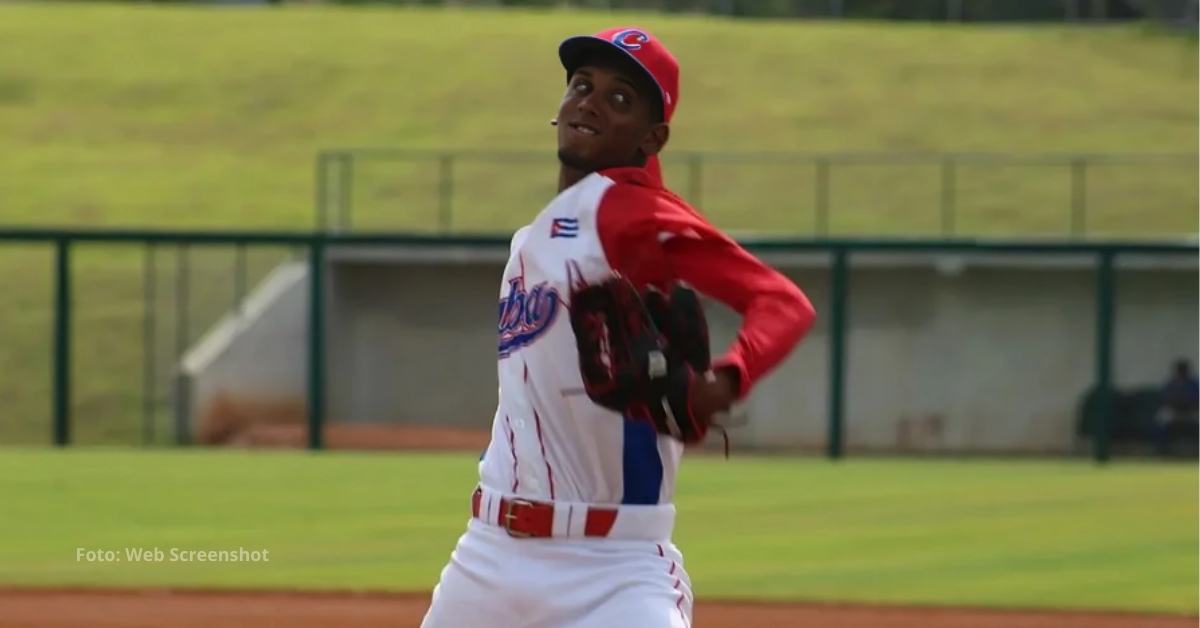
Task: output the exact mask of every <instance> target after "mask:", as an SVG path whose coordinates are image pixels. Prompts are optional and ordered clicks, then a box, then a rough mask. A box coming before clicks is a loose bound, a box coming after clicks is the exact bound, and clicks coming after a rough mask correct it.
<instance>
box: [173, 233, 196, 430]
mask: <svg viewBox="0 0 1200 628" xmlns="http://www.w3.org/2000/svg"><path fill="white" fill-rule="evenodd" d="M190 277H191V266H190V264H189V262H188V245H187V243H180V244H179V245H178V246H177V247H176V249H175V369H176V372H175V382H174V390H175V399H174V406H175V443H176V444H177V445H188V444H191V442H192V435H191V426H190V425H189V424H188V422H189V420H190V417H189V416H188V414H189V412H190V411H191V408H189V407H188V398H187V396H188V395H187V387H186V386H185V384H186V382H185V381H184V378H183V372H182V370H181V367H182V366H183V355H184V353H186V352H187V347H188V343H189V342H191V329H190V328H191V322H190V314H191V312H190V310H191V284H190V281H189V279H190Z"/></svg>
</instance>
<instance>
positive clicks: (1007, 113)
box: [0, 3, 1197, 443]
mask: <svg viewBox="0 0 1200 628" xmlns="http://www.w3.org/2000/svg"><path fill="white" fill-rule="evenodd" d="M619 22H636V23H641V24H643V25H645V26H646V27H648V28H651V29H653V30H654V31H655V32H656V33H657V34H659V35H660V36H661V37H662V38H663V39H665V40H666V41H668V42H669V44H670V45H671V47H672V49H673V50H674V51H675V53H676V54H677V56H678V57H679V59H680V60H681V63H682V66H683V85H682V98H681V105H680V108H679V110H678V114H677V117H676V120H675V124H674V132H673V135H672V142H671V145H670V147H669V149H668V157H669V156H670V154H671V153H676V154H678V153H681V152H683V151H713V152H724V151H734V152H748V151H753V152H775V151H804V152H817V153H822V152H895V151H901V152H939V151H954V152H994V153H1012V154H1028V153H1071V152H1098V153H1124V152H1133V153H1151V152H1153V153H1163V152H1181V151H1182V152H1194V151H1195V138H1196V135H1197V104H1196V98H1195V94H1196V91H1197V74H1196V45H1195V43H1194V41H1191V40H1188V39H1186V38H1181V37H1177V36H1171V35H1166V34H1163V33H1160V32H1157V31H1155V30H1153V29H1151V28H1150V27H1148V26H1143V25H1125V26H1111V27H1108V26H1106V27H1086V28H1080V27H1066V26H1036V27H1034V26H972V25H944V24H932V25H930V24H901V23H871V22H852V23H851V22H847V23H833V22H800V21H778V22H774V21H749V20H747V21H730V20H722V19H715V18H708V17H699V16H662V15H631V14H618V15H610V14H604V13H585V12H561V11H546V12H503V11H461V10H444V11H443V10H420V9H411V8H410V9H391V8H382V7H374V8H339V7H331V6H314V7H282V8H279V7H276V8H262V7H259V8H250V7H199V6H194V5H192V6H157V5H147V4H121V5H104V4H93V3H86V4H83V3H80V4H49V3H37V4H22V3H17V4H0V42H3V44H0V225H12V224H41V225H72V226H80V225H83V226H90V225H109V226H112V225H123V226H140V227H165V226H186V227H208V228H221V227H243V228H260V227H261V228H266V227H277V228H309V227H310V226H312V224H313V205H314V194H313V188H314V181H313V179H314V177H313V170H314V169H313V163H314V158H315V155H316V153H317V152H318V151H319V150H321V149H323V148H330V147H344V146H366V147H387V146H397V147H406V148H409V149H416V150H431V151H433V150H444V149H453V150H501V149H503V150H509V149H518V150H526V151H534V152H535V153H536V152H539V151H540V152H541V153H543V154H544V155H545V159H543V160H541V161H533V162H528V161H525V162H515V161H512V160H507V159H500V160H491V161H485V162H458V163H456V165H455V168H454V175H455V176H454V179H453V184H454V189H455V197H454V202H455V204H454V225H455V226H456V227H458V228H461V229H468V230H488V231H495V230H504V229H511V228H512V227H514V226H516V225H519V224H522V222H523V221H524V220H526V218H527V217H528V216H530V215H531V214H532V213H533V212H534V211H536V210H537V209H538V208H540V206H541V205H542V204H543V203H544V202H545V201H546V199H547V197H548V195H549V192H550V188H551V185H552V183H553V181H554V176H555V175H554V163H553V157H552V153H553V150H552V149H553V132H552V130H551V128H550V127H549V126H548V125H547V124H546V121H547V120H548V119H549V118H550V116H551V115H553V113H554V111H555V108H556V105H557V102H558V98H559V96H560V93H561V90H562V87H563V75H562V72H561V69H560V68H559V66H558V62H557V58H556V55H555V49H556V45H557V43H558V41H559V40H561V39H562V38H563V37H565V36H567V35H570V34H574V33H581V32H589V31H593V30H596V29H599V28H600V27H602V26H605V25H611V24H613V23H619ZM686 172H687V171H686V167H685V165H684V164H681V163H679V162H678V161H676V162H675V163H673V164H671V163H668V173H667V174H668V181H669V182H673V183H675V184H678V185H679V186H680V191H681V192H684V193H689V192H690V189H689V187H688V186H686V183H685V182H686V176H685V175H686ZM354 175H355V184H354V187H353V189H352V190H351V192H352V193H353V199H354V205H355V208H356V212H355V214H354V221H355V224H356V226H360V227H363V228H386V229H405V230H428V229H432V228H434V225H435V224H436V218H435V216H436V215H437V211H438V185H439V183H438V181H437V167H436V161H431V160H427V161H424V162H421V163H404V162H359V163H357V164H356V167H355V170H354ZM938 177H939V171H938V167H937V166H936V165H928V164H925V165H907V166H882V165H853V166H835V167H833V168H832V169H831V170H830V172H829V181H828V182H829V189H828V193H829V196H828V198H829V212H830V214H829V220H830V230H831V232H832V233H835V234H838V233H856V234H884V235H928V234H930V233H934V232H936V231H937V230H938V228H939V224H940V223H939V220H940V219H939V215H938V211H939V210H938V204H939V202H940V199H941V198H942V190H941V187H940V182H939V178H938ZM957 186H958V189H957V194H956V204H957V207H958V212H959V216H958V220H957V227H958V229H959V231H960V233H964V234H991V235H999V234H1012V233H1032V234H1061V233H1062V232H1063V230H1064V229H1065V228H1066V226H1067V224H1068V223H1069V217H1068V213H1067V211H1068V208H1069V207H1070V205H1071V198H1072V196H1071V195H1072V189H1071V185H1070V179H1069V169H1068V168H1067V167H1065V166H1062V165H1059V166H1054V167H1044V166H1025V167H1017V166H1007V167H995V166H993V165H989V164H974V165H966V166H963V167H961V168H960V169H959V172H958V174H957ZM815 187H816V174H815V169H814V168H813V165H812V163H810V162H800V163H790V164H777V165H770V166H766V165H762V164H756V163H751V164H739V163H716V162H714V163H708V164H706V165H705V168H704V179H703V186H701V188H700V192H701V198H700V199H698V200H699V201H700V202H699V204H700V205H701V208H702V209H703V210H704V211H705V212H707V213H708V214H709V215H710V216H712V218H713V220H714V221H715V222H717V223H718V224H719V225H721V226H723V227H726V228H730V229H734V230H775V231H779V230H785V231H789V232H794V233H809V232H811V231H812V229H813V226H814V221H815V218H814V217H813V206H814V203H815V200H814V190H815ZM1196 190H1197V184H1196V171H1195V164H1194V163H1189V162H1186V161H1185V162H1183V163H1176V162H1172V163H1160V164H1148V165H1146V164H1144V165H1133V166H1130V165H1111V166H1097V167H1095V168H1092V169H1091V170H1089V172H1088V176H1087V178H1086V189H1085V190H1084V191H1085V192H1086V196H1087V199H1088V205H1089V208H1090V209H1089V212H1090V213H1089V218H1088V222H1089V225H1090V226H1091V228H1092V229H1093V231H1095V232H1098V233H1102V234H1110V235H1111V234H1118V235H1123V236H1136V235H1156V234H1178V233H1181V232H1187V233H1194V232H1196V231H1197V225H1196V213H1195V207H1196V203H1197V194H1196ZM279 255H280V252H278V251H275V252H266V253H260V254H258V257H257V258H256V259H257V260H258V263H257V264H252V266H254V268H253V270H254V272H253V273H252V277H251V279H253V277H255V276H260V275H261V273H262V272H265V270H266V269H267V268H269V267H270V264H271V262H272V261H274V260H277V259H279ZM175 259H176V258H175V252H174V251H173V250H161V251H160V252H159V256H158V263H159V266H158V268H159V273H158V276H157V281H156V286H157V297H158V306H157V307H156V308H155V310H154V312H155V314H156V316H155V317H154V318H155V319H156V320H155V323H156V332H155V337H156V339H157V352H156V356H155V357H156V362H157V371H158V373H157V377H156V380H155V382H154V387H155V389H156V397H157V398H158V399H159V401H160V406H162V404H164V403H165V400H166V399H167V396H168V393H167V391H168V390H169V388H168V386H169V378H170V376H171V373H172V371H173V368H174V361H173V360H174V356H175V353H176V352H177V350H178V347H180V346H186V345H187V344H188V343H190V342H191V341H194V340H195V339H196V338H197V337H199V335H200V334H201V333H202V332H203V331H204V329H205V328H206V327H207V326H208V325H210V324H211V323H212V322H213V321H214V320H215V319H216V317H217V316H218V315H219V314H220V313H221V312H223V311H224V310H225V309H227V308H228V307H229V305H230V304H231V303H232V301H233V299H232V293H233V287H232V285H231V277H232V273H231V272H230V268H231V267H232V264H233V257H232V255H231V254H230V252H229V251H228V250H222V251H215V252H211V253H200V252H195V251H193V253H192V255H191V257H190V263H191V266H192V267H193V269H194V272H193V274H192V275H191V276H190V285H191V289H192V293H191V295H190V298H189V299H188V301H189V305H190V310H191V311H190V317H189V318H190V321H189V329H188V330H187V332H188V333H187V334H185V335H184V336H179V335H177V334H176V333H175V321H174V319H173V317H172V315H171V312H172V308H173V306H174V303H175V302H176V296H177V295H176V293H175V285H176V284H175V281H176V277H177V275H176V271H175V267H174V263H175ZM52 262H53V255H52V252H51V251H50V250H49V249H48V248H46V247H29V246H12V245H0V282H2V284H3V285H4V287H5V298H4V299H3V300H2V301H0V399H3V400H4V402H5V408H6V413H5V414H6V416H5V417H4V420H3V421H0V443H6V442H7V443H11V442H45V440H46V439H47V438H48V433H49V427H48V422H47V421H48V416H49V409H50V400H49V376H48V373H49V359H50V338H51V336H50V331H51V326H50V321H51V318H50V294H51V293H50V286H51V280H52V274H51V264H52ZM141 263H142V251H140V250H139V249H137V248H136V247H101V246H90V247H83V248H81V249H80V250H79V251H77V253H76V257H75V268H76V269H77V271H78V274H77V276H76V278H75V280H76V289H77V292H76V299H77V303H76V309H75V326H74V334H75V335H74V338H75V342H76V351H75V358H76V362H75V368H74V393H75V407H76V411H77V416H78V417H79V423H78V426H77V433H78V435H79V437H80V439H81V440H83V441H85V442H134V441H135V440H136V438H137V436H136V435H137V433H138V430H139V428H138V408H139V406H140V403H141V402H140V399H141V392H142V386H143V381H142V375H141V369H142V333H143V332H142V329H143V328H142V317H143V315H144V314H143V309H142V305H141V302H140V299H141V295H142V294H143V288H142V282H143V278H142V270H141ZM162 410H163V411H164V416H165V410H166V408H165V406H162Z"/></svg>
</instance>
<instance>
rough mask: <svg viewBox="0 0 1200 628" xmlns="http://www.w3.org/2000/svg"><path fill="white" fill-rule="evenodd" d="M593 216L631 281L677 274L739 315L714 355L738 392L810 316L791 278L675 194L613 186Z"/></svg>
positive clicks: (782, 353) (616, 264)
mask: <svg viewBox="0 0 1200 628" xmlns="http://www.w3.org/2000/svg"><path fill="white" fill-rule="evenodd" d="M596 220H597V230H598V232H599V235H600V242H601V245H602V246H603V247H604V254H605V256H606V257H607V259H608V262H609V265H610V266H611V267H612V268H613V269H614V270H616V271H618V272H620V273H622V274H623V275H625V276H627V277H629V278H630V279H631V280H632V281H633V282H634V283H635V284H637V285H639V286H642V285H646V284H654V285H658V286H660V287H665V285H666V284H668V283H670V282H671V281H672V280H676V279H678V280H682V281H685V282H687V283H689V284H691V285H692V286H693V287H695V288H696V289H697V290H698V291H700V292H701V293H703V294H705V295H708V296H710V297H712V298H714V299H717V300H718V301H721V302H722V303H724V304H725V305H728V306H729V307H731V308H733V310H735V311H736V312H738V313H739V314H741V316H742V325H741V329H740V330H739V331H738V335H737V339H736V340H734V342H733V344H732V345H731V346H730V347H729V349H728V351H727V352H726V353H725V355H723V356H721V357H719V358H718V359H716V360H715V361H714V362H713V367H714V368H719V367H731V368H734V369H736V370H737V372H738V375H739V387H740V390H739V394H738V397H739V398H741V397H745V396H746V395H747V394H748V393H749V392H750V389H751V388H752V387H753V386H754V384H755V383H756V382H758V380H760V379H761V378H762V377H763V376H764V375H766V374H767V373H768V372H769V371H770V370H771V369H773V368H774V367H775V366H776V365H778V364H779V363H780V362H781V361H783V359H784V358H785V357H787V354H788V353H790V352H791V350H792V348H793V347H795V346H796V344H797V343H798V342H800V339H801V338H802V337H803V336H804V334H805V332H807V331H808V330H809V328H810V327H812V324H813V321H814V320H815V319H816V312H815V311H814V310H813V307H812V304H811V303H810V302H809V300H808V298H807V297H806V296H805V295H804V293H803V292H801V291H800V289H799V288H797V287H796V285H795V284H794V283H792V282H791V280H789V279H788V278H787V277H784V276H783V275H782V274H780V273H779V272H778V271H776V270H775V269H773V268H771V267H770V266H767V265H766V264H764V263H762V262H761V261H759V260H758V259H757V258H756V257H754V256H753V255H751V254H750V253H749V252H747V251H746V250H745V249H743V248H742V247H741V246H739V245H738V244H737V243H736V242H734V241H733V240H732V239H731V238H730V237H729V236H727V235H725V234H724V233H721V232H720V231H718V230H717V229H716V228H715V227H713V226H712V225H711V224H709V223H708V221H706V220H705V219H704V218H703V217H701V216H700V215H699V214H698V213H696V212H695V210H693V209H691V208H690V207H688V206H687V205H686V204H684V203H683V201H682V200H679V199H677V198H676V197H673V196H671V195H669V194H664V193H662V192H658V191H654V190H648V189H646V188H640V187H637V186H630V185H615V186H613V187H612V188H610V189H609V190H608V192H606V193H605V196H604V198H603V199H602V201H601V203H600V208H599V210H598V214H597V219H596Z"/></svg>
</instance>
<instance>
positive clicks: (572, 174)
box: [558, 164, 589, 192]
mask: <svg viewBox="0 0 1200 628" xmlns="http://www.w3.org/2000/svg"><path fill="white" fill-rule="evenodd" d="M588 174H589V173H587V172H584V171H583V170H580V169H578V168H572V167H571V166H568V165H566V164H559V166H558V191H559V192H562V191H563V190H565V189H567V188H569V187H571V186H572V185H575V184H576V183H579V180H580V179H582V178H584V177H586V176H588Z"/></svg>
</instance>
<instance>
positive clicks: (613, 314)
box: [571, 276, 709, 443]
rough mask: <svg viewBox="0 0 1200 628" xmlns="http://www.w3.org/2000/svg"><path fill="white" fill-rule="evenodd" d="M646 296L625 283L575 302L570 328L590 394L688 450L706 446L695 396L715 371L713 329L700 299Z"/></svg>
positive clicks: (685, 291)
mask: <svg viewBox="0 0 1200 628" xmlns="http://www.w3.org/2000/svg"><path fill="white" fill-rule="evenodd" d="M644 299H645V300H643V295H639V294H638V291H637V288H635V287H634V285H633V284H632V283H630V282H629V280H628V279H625V278H624V277H621V276H614V277H613V278H611V279H609V280H607V281H605V282H603V283H599V284H595V285H588V286H582V287H578V288H576V289H575V290H573V291H572V294H571V328H572V329H573V330H574V332H575V344H576V347H577V348H578V350H579V370H580V373H581V374H582V376H583V385H584V390H586V391H587V394H588V397H590V398H591V399H592V401H595V402H596V403H597V404H599V405H601V406H604V407H605V408H608V409H610V410H614V411H616V412H620V413H621V414H623V415H625V416H627V417H630V418H635V419H641V420H645V421H648V422H650V423H651V424H652V425H653V426H654V429H655V430H656V431H658V432H659V433H660V434H668V435H670V436H673V437H675V438H677V439H679V440H681V441H683V442H685V443H695V442H699V441H700V440H703V439H704V436H705V434H706V433H707V432H708V424H707V423H706V422H705V421H702V420H700V419H699V418H697V417H696V416H694V415H693V414H692V412H691V408H690V406H689V403H688V400H689V392H690V390H691V387H692V386H693V384H694V382H695V381H696V378H697V377H700V376H702V374H703V373H704V372H705V371H707V370H708V367H709V350H708V325H707V323H706V321H705V318H704V310H703V309H701V306H700V300H699V298H698V297H697V296H696V293H695V292H694V291H693V290H691V289H690V288H687V287H686V286H683V285H681V284H677V285H675V286H673V287H672V289H671V293H670V294H669V295H667V294H663V293H662V292H659V291H657V290H654V289H650V290H647V292H646V293H645V295H644Z"/></svg>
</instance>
